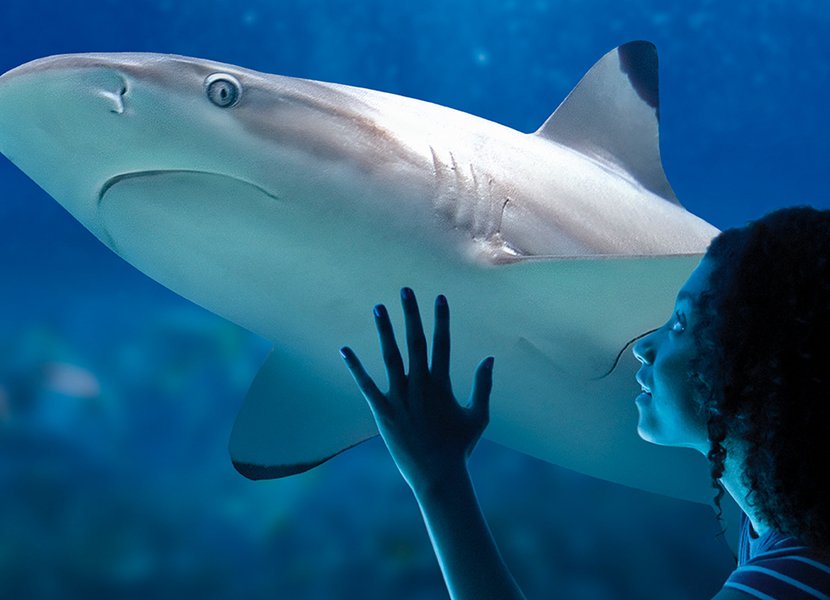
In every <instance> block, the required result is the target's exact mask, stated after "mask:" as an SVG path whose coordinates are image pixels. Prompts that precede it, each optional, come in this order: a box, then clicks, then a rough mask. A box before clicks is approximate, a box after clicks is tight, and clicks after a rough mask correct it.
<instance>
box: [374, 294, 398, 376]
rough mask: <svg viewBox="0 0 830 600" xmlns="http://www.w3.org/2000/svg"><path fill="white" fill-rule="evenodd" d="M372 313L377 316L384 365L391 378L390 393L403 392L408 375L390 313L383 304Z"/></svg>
mask: <svg viewBox="0 0 830 600" xmlns="http://www.w3.org/2000/svg"><path fill="white" fill-rule="evenodd" d="M372 312H373V314H374V315H375V327H377V330H378V339H379V340H380V351H381V355H382V356H383V364H385V365H386V375H387V377H388V378H389V390H390V392H392V390H395V391H400V390H403V389H405V386H406V374H405V373H404V369H403V359H402V358H401V351H400V350H398V343H397V341H395V331H394V329H392V322H391V321H390V320H389V313H388V312H387V311H386V307H385V306H384V305H383V304H378V305H376V306H375V308H374V309H373V311H372Z"/></svg>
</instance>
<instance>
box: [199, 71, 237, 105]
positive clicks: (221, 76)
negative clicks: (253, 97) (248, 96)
mask: <svg viewBox="0 0 830 600" xmlns="http://www.w3.org/2000/svg"><path fill="white" fill-rule="evenodd" d="M205 92H206V93H207V97H208V98H209V99H210V101H211V102H213V103H214V104H215V105H216V106H218V107H220V108H229V107H231V106H233V105H234V104H236V103H237V102H239V98H240V97H241V96H242V86H241V85H240V84H239V81H237V79H236V77H233V76H232V75H228V74H227V73H214V74H213V75H209V76H208V78H207V79H205Z"/></svg>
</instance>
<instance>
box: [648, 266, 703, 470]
mask: <svg viewBox="0 0 830 600" xmlns="http://www.w3.org/2000/svg"><path fill="white" fill-rule="evenodd" d="M712 267H713V265H712V262H711V259H707V258H705V257H704V259H703V260H702V261H701V262H700V264H699V265H698V267H697V268H696V269H695V270H694V271H693V272H692V274H691V275H690V276H689V279H688V280H686V283H685V284H683V287H682V288H680V291H679V292H678V294H677V299H676V301H675V305H674V312H673V313H672V316H671V318H669V320H668V321H667V322H666V323H665V324H664V325H663V326H662V327H660V328H659V329H658V330H656V331H654V332H652V333H650V334H649V335H647V336H645V337H644V338H642V339H641V340H640V341H639V342H637V343H636V344H635V345H634V356H636V357H637V359H638V360H639V361H640V362H641V363H643V366H642V367H641V368H640V370H639V371H638V372H637V381H638V382H639V383H640V385H641V386H642V388H643V393H642V394H640V395H639V396H638V397H637V400H636V404H637V409H638V411H639V414H640V418H639V422H638V425H637V433H638V434H639V435H640V437H641V438H643V439H644V440H646V441H647V442H652V443H654V444H660V445H662V446H684V447H688V448H696V449H698V450H700V451H701V452H702V453H704V454H706V453H707V452H708V451H709V439H708V435H707V429H706V419H705V418H704V417H703V416H702V415H701V414H700V411H699V407H700V404H701V403H700V398H699V394H700V392H699V391H698V390H697V388H696V386H695V385H694V384H693V382H692V380H691V378H690V377H689V371H690V364H691V360H692V359H693V358H694V356H695V354H696V352H697V348H696V347H695V341H694V335H693V331H694V328H695V326H696V324H697V322H698V320H699V318H700V315H699V314H698V306H699V299H700V295H701V293H702V292H703V291H704V290H706V289H707V287H708V284H709V276H710V274H711V272H712Z"/></svg>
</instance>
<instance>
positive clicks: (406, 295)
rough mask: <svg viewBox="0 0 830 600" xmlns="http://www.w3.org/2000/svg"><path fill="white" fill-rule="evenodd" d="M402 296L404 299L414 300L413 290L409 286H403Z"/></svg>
mask: <svg viewBox="0 0 830 600" xmlns="http://www.w3.org/2000/svg"><path fill="white" fill-rule="evenodd" d="M401 298H403V299H404V300H412V290H411V289H409V288H408V287H405V288H401Z"/></svg>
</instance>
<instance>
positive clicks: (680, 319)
mask: <svg viewBox="0 0 830 600" xmlns="http://www.w3.org/2000/svg"><path fill="white" fill-rule="evenodd" d="M671 330H672V331H674V332H675V333H682V332H684V331H686V317H684V316H683V315H682V314H681V313H680V312H676V313H674V323H672V326H671Z"/></svg>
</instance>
